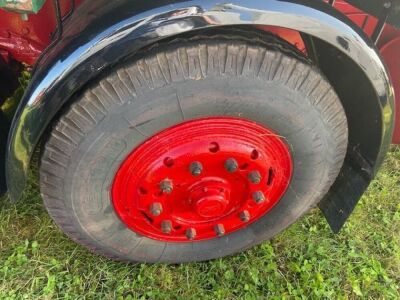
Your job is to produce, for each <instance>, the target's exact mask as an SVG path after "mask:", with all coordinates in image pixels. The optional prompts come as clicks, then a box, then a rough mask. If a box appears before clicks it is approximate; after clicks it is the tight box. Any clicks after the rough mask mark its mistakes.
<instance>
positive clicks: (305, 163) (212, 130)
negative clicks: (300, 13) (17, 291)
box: [40, 34, 348, 263]
mask: <svg viewBox="0 0 400 300" xmlns="http://www.w3.org/2000/svg"><path fill="white" fill-rule="evenodd" d="M347 135H348V129H347V120H346V115H345V112H344V110H343V107H342V105H341V102H340V100H339V99H338V97H337V95H336V93H335V91H334V90H333V88H332V87H331V86H330V84H329V83H328V81H327V80H326V79H325V78H324V77H323V75H321V73H320V72H319V71H318V70H317V69H316V68H315V67H313V66H312V65H311V64H310V63H309V62H307V61H306V60H305V59H304V58H302V56H301V55H300V54H299V53H297V51H296V50H294V49H293V48H292V47H291V46H290V45H288V44H286V43H285V42H284V41H281V40H280V39H279V38H277V37H273V36H268V37H267V38H264V39H261V38H259V37H254V38H249V37H244V36H241V35H237V36H236V35H231V36H229V35H218V34H215V35H212V36H197V37H193V38H190V39H176V40H173V41H169V42H168V43H165V44H160V45H155V46H153V47H152V48H151V49H147V51H145V52H142V53H140V54H137V55H136V56H135V57H133V58H131V59H129V60H127V61H125V62H123V63H121V65H119V66H116V67H115V68H114V69H112V70H109V71H108V72H107V74H105V75H104V76H103V77H102V78H99V79H98V80H97V81H96V82H92V84H91V85H89V86H88V87H87V88H86V90H84V91H82V93H80V94H79V95H77V97H76V100H75V101H74V102H73V103H72V104H71V105H70V106H69V107H68V108H66V110H65V112H64V113H63V114H62V115H61V116H60V117H59V119H58V120H57V121H55V123H54V125H53V126H52V128H51V130H50V131H49V135H48V138H47V141H46V142H45V146H44V149H43V153H42V158H41V165H40V187H41V193H42V196H43V199H44V203H45V206H46V207H47V209H48V211H49V213H50V216H51V217H52V218H53V219H54V221H55V222H56V223H57V224H58V226H59V227H60V228H61V229H62V230H63V231H64V232H65V233H66V234H67V235H68V236H70V237H71V238H72V239H73V240H74V241H76V242H77V243H80V244H82V245H84V246H85V247H87V248H88V249H90V250H92V251H93V252H95V253H98V254H101V255H104V256H107V257H109V258H112V259H116V260H123V261H132V262H150V263H153V262H165V263H182V262H189V261H204V260H210V259H215V258H218V257H223V256H226V255H231V254H233V253H237V252H239V251H242V250H244V249H247V248H249V247H251V246H253V245H256V244H258V243H260V242H262V241H264V240H267V239H270V238H272V237H273V236H275V235H276V234H277V233H279V232H280V231H282V230H283V229H285V228H286V227H288V226H289V225H290V224H292V223H293V222H294V221H296V220H297V219H298V218H300V217H301V216H302V215H303V214H304V213H306V212H307V211H308V210H309V209H310V208H312V207H314V206H315V205H316V204H317V203H318V202H319V201H320V200H321V199H322V197H323V196H324V195H325V194H326V193H327V192H328V190H329V188H330V186H331V185H332V183H333V182H334V181H335V179H336V177H337V175H338V173H339V171H340V168H341V166H342V163H343V160H344V157H345V154H346V149H347Z"/></svg>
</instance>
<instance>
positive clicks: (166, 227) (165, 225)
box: [161, 220, 172, 233]
mask: <svg viewBox="0 0 400 300" xmlns="http://www.w3.org/2000/svg"><path fill="white" fill-rule="evenodd" d="M171 230H172V222H171V221H169V220H164V221H162V222H161V231H162V232H163V233H170V232H171Z"/></svg>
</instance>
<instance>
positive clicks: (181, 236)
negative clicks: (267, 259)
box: [112, 117, 293, 242]
mask: <svg viewBox="0 0 400 300" xmlns="http://www.w3.org/2000/svg"><path fill="white" fill-rule="evenodd" d="M172 157H173V159H172ZM292 169H293V164H292V159H291V155H290V151H289V148H288V146H287V144H286V143H285V142H284V141H283V140H282V139H281V138H280V137H279V136H278V135H277V134H275V133H274V132H272V131H271V130H269V129H267V128H265V127H264V126H262V125H260V124H257V123H255V122H253V121H249V120H245V119H241V118H229V117H212V118H205V119H198V120H194V121H187V122H184V123H181V124H178V125H175V126H173V127H170V128H168V129H166V130H164V131H162V132H160V133H158V134H156V135H154V136H152V137H151V138H149V139H148V140H146V141H145V142H143V143H142V144H141V145H140V146H139V147H137V148H136V149H135V150H133V152H132V153H131V154H130V155H129V156H128V157H127V158H126V160H125V161H124V162H123V163H122V165H121V167H120V169H119V170H118V172H117V175H116V177H115V179H114V183H113V186H112V195H113V197H112V199H113V204H114V208H115V211H116V213H117V214H118V215H119V217H120V218H121V220H122V221H123V222H124V223H125V224H126V225H127V226H128V227H129V228H131V229H132V230H133V231H135V232H139V233H141V234H142V235H144V236H147V237H150V238H153V239H157V240H161V241H169V242H190V241H191V240H196V241H199V240H206V239H212V238H215V237H217V236H220V235H223V234H228V233H230V232H234V231H236V230H240V229H242V228H244V227H246V226H247V225H248V224H250V223H252V222H254V221H256V220H257V219H259V218H260V217H262V216H264V215H265V214H266V213H267V212H268V211H269V210H271V209H272V207H274V206H275V205H276V204H277V203H278V202H279V200H280V198H281V197H282V195H283V194H284V192H285V191H286V189H287V188H288V185H289V182H290V179H291V176H292ZM222 224H223V225H222Z"/></svg>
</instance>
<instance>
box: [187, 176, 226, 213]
mask: <svg viewBox="0 0 400 300" xmlns="http://www.w3.org/2000/svg"><path fill="white" fill-rule="evenodd" d="M229 196H230V186H229V184H228V183H227V182H226V181H224V180H223V179H219V178H203V179H202V180H201V181H199V182H197V183H196V184H195V185H194V186H192V187H191V188H190V201H191V203H192V205H194V208H195V211H196V213H197V214H198V215H199V216H201V217H203V218H207V219H209V218H215V217H220V216H221V215H222V214H223V213H224V212H225V210H226V207H227V206H228V204H229Z"/></svg>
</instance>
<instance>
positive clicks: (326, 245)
mask: <svg viewBox="0 0 400 300" xmlns="http://www.w3.org/2000/svg"><path fill="white" fill-rule="evenodd" d="M33 178H34V176H32V179H31V181H32V182H31V183H30V187H29V189H28V191H27V192H26V193H25V196H24V199H23V200H22V201H20V202H19V203H18V204H16V205H12V204H9V202H8V201H7V200H6V199H3V200H1V202H0V203H1V204H0V205H1V207H0V298H1V299H3V298H4V299H8V298H9V299H13V298H18V299H22V298H26V299H36V298H44V299H76V298H87V299H111V298H113V299H114V298H120V299H123V298H124V299H136V298H140V299H154V298H155V299H161V298H163V299H165V298H173V299H175V298H187V299H198V298H207V299H235V298H240V299H242V298H245V299H255V298H257V299H259V298H267V297H269V298H277V299H281V298H285V299H286V298H287V299H294V298H298V299H310V298H313V299H321V298H328V299H354V298H369V299H400V201H399V200H400V148H393V149H392V151H391V153H390V154H389V155H388V158H387V160H386V162H385V166H384V168H383V169H382V170H381V171H380V173H379V176H378V178H377V180H375V181H374V182H373V184H372V185H371V186H370V188H369V190H368V192H367V193H366V194H365V195H364V197H363V198H362V200H361V201H360V203H359V205H358V206H357V208H356V210H355V212H354V214H353V215H352V216H351V218H350V220H349V222H348V223H347V224H346V226H345V228H344V229H343V230H342V232H341V233H340V234H339V235H334V234H332V233H331V231H330V229H329V228H328V225H327V224H326V222H325V220H324V219H323V217H322V215H321V213H320V212H319V211H318V210H314V211H313V212H311V213H310V214H308V215H307V216H306V217H304V218H303V219H302V220H300V221H299V222H297V223H296V224H295V225H293V226H291V227H290V228H289V229H288V230H286V231H285V232H284V233H282V234H280V235H279V236H277V237H276V238H274V239H273V240H272V241H270V242H265V243H263V244H262V245H260V246H258V247H255V248H253V249H251V250H249V251H246V252H244V253H241V254H238V255H236V256H232V257H228V258H224V259H220V260H215V261H211V262H205V263H196V264H195V263H193V264H185V265H176V266H168V265H145V264H137V265H128V264H124V263H117V262H112V261H108V260H106V259H104V258H101V257H98V256H96V255H93V254H91V253H89V252H88V251H87V250H86V249H84V248H82V247H80V246H78V245H76V244H74V243H73V242H71V241H70V240H69V239H68V238H67V237H65V236H64V235H63V234H62V233H61V232H60V230H58V229H57V227H56V226H55V225H54V223H53V222H52V221H51V220H50V219H49V217H48V215H47V213H46V211H45V209H44V207H43V204H42V200H41V198H40V196H39V192H38V186H37V184H36V183H35V182H34V179H33Z"/></svg>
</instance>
